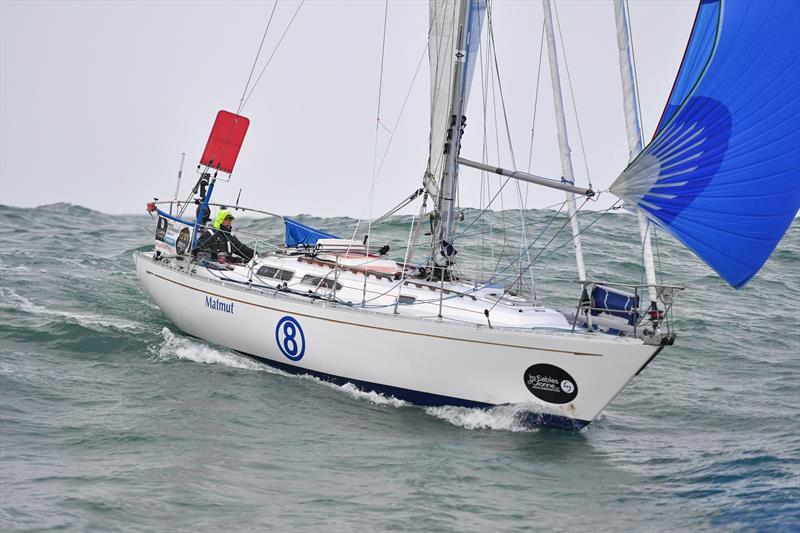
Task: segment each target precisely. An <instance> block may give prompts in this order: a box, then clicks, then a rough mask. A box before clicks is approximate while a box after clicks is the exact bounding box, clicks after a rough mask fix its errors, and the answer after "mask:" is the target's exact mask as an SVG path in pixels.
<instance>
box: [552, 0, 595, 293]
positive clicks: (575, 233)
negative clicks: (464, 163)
mask: <svg viewBox="0 0 800 533" xmlns="http://www.w3.org/2000/svg"><path fill="white" fill-rule="evenodd" d="M542 7H543V8H544V27H545V35H546V39H547V52H548V57H549V59H550V78H551V81H552V83H553V104H554V106H555V109H556V125H557V127H558V149H559V152H561V173H562V174H563V175H564V181H566V182H567V183H569V184H570V185H574V184H575V178H574V176H573V173H572V159H571V157H570V148H569V140H568V139H567V122H566V119H565V118H564V100H563V99H562V97H561V77H560V76H559V73H558V55H557V51H556V40H555V36H554V35H553V16H552V13H551V11H550V0H542ZM567 211H568V213H569V217H570V221H571V226H572V242H573V244H574V245H575V262H576V263H577V265H578V278H579V279H580V280H581V281H586V267H585V266H584V263H583V248H582V246H581V236H580V231H581V228H580V225H579V224H578V217H577V216H576V209H575V194H574V193H572V192H567Z"/></svg>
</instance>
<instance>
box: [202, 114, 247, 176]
mask: <svg viewBox="0 0 800 533" xmlns="http://www.w3.org/2000/svg"><path fill="white" fill-rule="evenodd" d="M248 126H250V119H249V118H247V117H243V116H241V115H236V114H234V113H231V112H229V111H220V112H219V113H217V119H216V120H215V121H214V127H213V128H211V135H209V136H208V142H207V143H206V149H205V150H204V151H203V157H201V158H200V164H201V165H206V166H209V167H211V168H213V169H219V170H221V171H222V172H227V173H228V174H230V173H232V172H233V166H234V165H235V164H236V158H237V157H239V150H240V149H241V148H242V143H243V142H244V135H245V133H247V128H248Z"/></svg>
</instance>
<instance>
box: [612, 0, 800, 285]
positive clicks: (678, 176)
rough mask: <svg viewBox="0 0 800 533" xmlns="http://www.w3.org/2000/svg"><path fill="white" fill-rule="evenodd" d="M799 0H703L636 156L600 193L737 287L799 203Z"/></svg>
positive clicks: (761, 259)
mask: <svg viewBox="0 0 800 533" xmlns="http://www.w3.org/2000/svg"><path fill="white" fill-rule="evenodd" d="M798 28H800V4H798V3H797V2H788V1H780V0H763V1H759V2H740V1H733V0H702V1H701V2H700V7H699V9H698V13H697V17H696V20H695V24H694V28H693V29H692V33H691V36H690V38H689V44H688V45H687V49H686V52H685V54H684V58H683V62H682V64H681V68H680V70H679V72H678V76H677V78H676V80H675V84H674V86H673V89H672V93H671V94H670V97H669V100H668V102H667V105H666V108H665V109H664V113H663V116H662V118H661V120H660V122H659V124H658V128H657V129H656V133H655V136H654V137H653V140H652V141H651V142H650V144H649V145H648V146H647V147H646V148H645V149H644V151H643V152H642V153H641V154H640V155H639V156H638V157H637V158H636V159H635V160H634V161H632V162H631V163H630V165H629V166H628V168H626V169H625V171H624V172H623V173H622V175H621V176H620V177H619V178H617V180H616V181H615V182H614V184H613V185H612V186H611V188H610V190H611V192H613V193H614V194H616V195H617V196H618V197H620V198H622V199H624V200H625V201H626V202H628V203H629V204H630V205H636V206H638V208H640V209H642V210H643V211H644V212H645V213H646V215H647V216H648V218H650V220H652V221H654V222H655V223H657V224H658V225H660V226H662V227H664V228H665V229H666V230H668V231H669V232H670V233H672V235H674V236H675V237H676V238H677V239H679V240H680V241H681V242H683V243H684V244H685V245H686V246H687V247H688V248H689V249H691V250H692V251H693V252H694V253H696V254H697V255H698V256H699V257H700V258H701V259H703V260H704V261H705V262H706V263H707V264H708V265H709V266H711V267H712V268H713V269H714V270H716V271H717V273H718V274H719V275H720V276H721V277H722V278H723V279H725V280H726V281H727V282H728V283H730V284H731V285H732V286H734V287H736V288H741V287H743V286H744V285H745V284H746V283H747V282H748V281H749V280H750V279H751V278H752V277H753V276H754V275H755V274H756V273H757V272H758V270H759V269H760V268H761V266H762V265H763V264H764V262H766V260H767V258H768V257H769V255H770V254H771V253H772V251H773V250H774V249H775V246H776V245H777V244H778V242H779V241H780V239H781V237H782V236H783V235H784V233H785V232H786V230H787V229H788V227H789V225H790V224H791V223H792V220H793V219H794V217H795V215H796V214H797V211H798V208H800V39H798V36H797V35H798V34H797V29H798Z"/></svg>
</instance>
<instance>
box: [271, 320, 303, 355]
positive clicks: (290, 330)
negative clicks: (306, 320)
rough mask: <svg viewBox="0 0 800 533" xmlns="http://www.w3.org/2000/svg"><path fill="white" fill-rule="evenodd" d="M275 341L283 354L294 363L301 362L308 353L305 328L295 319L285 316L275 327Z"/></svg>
mask: <svg viewBox="0 0 800 533" xmlns="http://www.w3.org/2000/svg"><path fill="white" fill-rule="evenodd" d="M275 341H276V342H277V343H278V348H280V350H281V353H282V354H283V355H285V356H286V357H287V358H289V359H290V360H292V361H299V360H300V359H302V358H303V354H304V353H305V351H306V337H305V335H303V328H301V327H300V323H299V322H298V321H297V320H295V319H294V318H293V317H290V316H285V317H283V318H281V319H280V320H279V321H278V325H277V326H276V327H275Z"/></svg>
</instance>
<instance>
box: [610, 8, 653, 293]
mask: <svg viewBox="0 0 800 533" xmlns="http://www.w3.org/2000/svg"><path fill="white" fill-rule="evenodd" d="M614 15H615V17H614V18H615V19H616V21H617V47H618V48H619V73H620V76H621V78H622V99H623V103H624V106H625V127H626V129H627V130H628V163H630V162H631V161H633V160H634V159H636V156H638V155H639V153H640V152H641V151H642V150H644V142H643V140H642V128H641V118H640V117H639V95H638V93H637V90H636V83H634V70H633V58H632V54H631V37H630V32H629V31H628V4H627V2H626V1H625V0H614ZM636 217H637V218H638V220H639V233H640V235H641V237H642V255H643V258H642V260H643V262H644V272H645V279H646V280H647V285H648V287H647V288H648V293H649V296H650V302H651V303H653V304H654V303H655V302H656V287H655V285H656V267H655V263H654V261H653V245H652V243H651V239H650V231H649V227H648V226H649V221H648V220H647V217H645V216H644V213H642V211H641V209H637V210H636Z"/></svg>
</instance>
